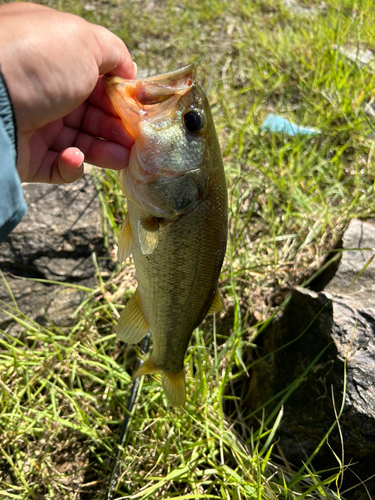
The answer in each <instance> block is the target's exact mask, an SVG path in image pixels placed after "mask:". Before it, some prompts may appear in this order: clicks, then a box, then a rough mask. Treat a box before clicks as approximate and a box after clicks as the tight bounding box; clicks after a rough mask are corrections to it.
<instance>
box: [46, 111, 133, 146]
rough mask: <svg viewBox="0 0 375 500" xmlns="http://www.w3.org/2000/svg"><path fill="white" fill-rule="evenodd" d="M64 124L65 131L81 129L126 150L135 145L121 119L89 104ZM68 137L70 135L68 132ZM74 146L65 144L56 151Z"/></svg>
mask: <svg viewBox="0 0 375 500" xmlns="http://www.w3.org/2000/svg"><path fill="white" fill-rule="evenodd" d="M64 124H65V127H64V129H65V128H67V127H69V128H71V129H72V130H74V129H75V130H76V131H77V129H79V130H80V131H82V132H85V133H87V134H90V135H92V136H94V137H101V138H103V139H106V140H107V141H111V142H116V143H118V144H121V145H122V146H124V147H126V148H130V147H131V146H132V145H133V144H134V139H133V138H132V137H131V136H130V135H129V134H128V133H127V132H126V130H125V128H124V126H123V125H122V123H121V120H120V119H119V118H117V117H114V116H111V115H108V114H107V113H105V112H104V111H103V110H102V109H99V108H96V107H95V106H91V105H88V104H87V103H85V104H83V105H82V106H80V107H79V108H78V109H76V110H75V111H73V113H70V114H69V115H68V116H66V117H65V118H64ZM63 133H64V131H61V134H60V136H61V139H64V137H63ZM66 135H68V132H67V131H66ZM59 138H60V137H59ZM72 144H73V142H71V143H70V144H66V143H64V144H63V145H62V146H60V147H58V148H57V149H56V151H61V149H63V148H65V147H68V146H71V145H72ZM54 149H55V148H54Z"/></svg>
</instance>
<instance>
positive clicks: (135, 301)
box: [116, 290, 149, 344]
mask: <svg viewBox="0 0 375 500" xmlns="http://www.w3.org/2000/svg"><path fill="white" fill-rule="evenodd" d="M148 329H149V324H148V322H147V320H146V318H145V317H144V315H143V311H142V306H141V301H140V298H139V292H138V290H136V292H135V293H134V295H133V296H132V297H131V298H130V299H129V300H128V303H127V304H126V306H125V309H124V310H123V311H122V313H121V316H120V319H119V320H118V323H117V329H116V333H117V337H118V338H119V339H120V340H123V341H124V342H127V343H128V344H136V343H137V342H139V341H140V340H141V339H143V337H144V336H145V335H146V333H147V332H148Z"/></svg>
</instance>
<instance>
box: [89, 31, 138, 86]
mask: <svg viewBox="0 0 375 500" xmlns="http://www.w3.org/2000/svg"><path fill="white" fill-rule="evenodd" d="M94 35H95V38H96V41H97V49H98V52H97V54H96V57H97V64H98V68H99V74H100V75H104V74H106V73H110V74H112V75H115V76H120V77H121V78H131V79H133V78H135V76H136V69H135V66H134V64H133V61H132V58H131V56H130V54H129V51H128V49H127V48H126V45H125V44H124V42H123V41H122V40H121V39H120V38H119V37H117V36H116V35H114V34H113V33H111V32H110V31H109V30H107V29H105V28H102V27H101V26H95V32H94Z"/></svg>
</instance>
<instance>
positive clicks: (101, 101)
mask: <svg viewBox="0 0 375 500" xmlns="http://www.w3.org/2000/svg"><path fill="white" fill-rule="evenodd" d="M87 102H88V103H90V104H92V105H93V106H96V107H97V108H101V109H102V110H103V111H105V112H106V113H108V114H109V115H113V116H118V114H117V112H116V110H115V108H114V107H113V106H112V103H111V101H110V99H109V97H108V94H107V91H106V89H105V86H104V81H103V77H102V76H100V77H99V78H98V81H97V83H96V85H95V88H94V90H93V91H92V93H91V95H90V97H89V98H88V99H87Z"/></svg>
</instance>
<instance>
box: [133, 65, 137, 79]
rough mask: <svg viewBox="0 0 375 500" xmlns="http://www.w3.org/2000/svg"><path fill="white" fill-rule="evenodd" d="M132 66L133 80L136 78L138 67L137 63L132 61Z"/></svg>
mask: <svg viewBox="0 0 375 500" xmlns="http://www.w3.org/2000/svg"><path fill="white" fill-rule="evenodd" d="M133 65H134V78H137V73H138V66H137V63H136V62H134V61H133Z"/></svg>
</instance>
